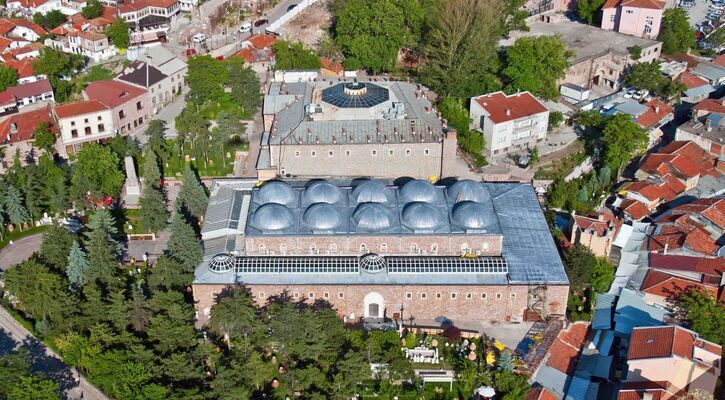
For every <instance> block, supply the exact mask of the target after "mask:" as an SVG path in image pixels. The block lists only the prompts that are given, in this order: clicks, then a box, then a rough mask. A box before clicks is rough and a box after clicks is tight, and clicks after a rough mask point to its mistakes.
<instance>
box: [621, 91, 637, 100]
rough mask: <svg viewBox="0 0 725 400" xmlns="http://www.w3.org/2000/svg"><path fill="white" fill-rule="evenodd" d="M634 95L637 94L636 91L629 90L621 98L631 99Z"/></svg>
mask: <svg viewBox="0 0 725 400" xmlns="http://www.w3.org/2000/svg"><path fill="white" fill-rule="evenodd" d="M635 94H637V89H629V90H627V91H626V92H625V93H624V96H623V97H624V98H625V99H631V98H632V97H634V95H635Z"/></svg>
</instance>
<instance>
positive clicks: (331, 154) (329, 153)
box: [327, 150, 335, 157]
mask: <svg viewBox="0 0 725 400" xmlns="http://www.w3.org/2000/svg"><path fill="white" fill-rule="evenodd" d="M334 155H335V153H333V152H332V150H330V151H328V152H327V156H328V157H332V156H334Z"/></svg>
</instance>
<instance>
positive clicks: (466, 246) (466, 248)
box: [461, 243, 471, 254]
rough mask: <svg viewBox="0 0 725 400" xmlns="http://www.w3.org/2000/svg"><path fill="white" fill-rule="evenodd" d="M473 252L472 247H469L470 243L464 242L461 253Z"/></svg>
mask: <svg viewBox="0 0 725 400" xmlns="http://www.w3.org/2000/svg"><path fill="white" fill-rule="evenodd" d="M470 252H471V249H469V248H468V243H463V244H462V245H461V254H468V253H470Z"/></svg>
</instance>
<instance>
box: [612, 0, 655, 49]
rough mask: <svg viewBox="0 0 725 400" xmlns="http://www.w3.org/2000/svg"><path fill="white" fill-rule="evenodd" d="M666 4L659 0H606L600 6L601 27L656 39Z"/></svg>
mask: <svg viewBox="0 0 725 400" xmlns="http://www.w3.org/2000/svg"><path fill="white" fill-rule="evenodd" d="M666 5H667V3H666V2H665V1H659V0H607V2H606V3H604V5H603V6H602V29H607V30H613V31H617V32H619V33H625V34H627V35H634V36H639V37H643V38H649V39H656V38H657V35H659V33H660V24H661V22H662V16H663V14H664V10H665V6H666Z"/></svg>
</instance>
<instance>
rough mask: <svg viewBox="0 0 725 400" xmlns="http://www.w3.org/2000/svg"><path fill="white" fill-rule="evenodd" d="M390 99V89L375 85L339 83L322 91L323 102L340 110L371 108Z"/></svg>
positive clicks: (367, 83)
mask: <svg viewBox="0 0 725 400" xmlns="http://www.w3.org/2000/svg"><path fill="white" fill-rule="evenodd" d="M389 99H390V93H388V89H386V88H384V87H381V86H378V85H376V84H373V83H369V82H366V83H360V82H348V83H339V84H337V85H335V86H333V87H329V88H327V89H323V90H322V101H324V102H325V103H328V104H331V105H333V106H335V107H338V108H370V107H374V106H376V105H378V104H381V103H384V102H386V101H388V100H389Z"/></svg>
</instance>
